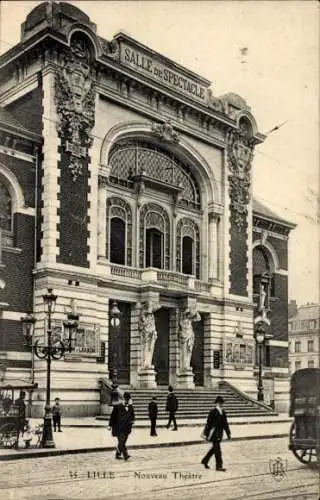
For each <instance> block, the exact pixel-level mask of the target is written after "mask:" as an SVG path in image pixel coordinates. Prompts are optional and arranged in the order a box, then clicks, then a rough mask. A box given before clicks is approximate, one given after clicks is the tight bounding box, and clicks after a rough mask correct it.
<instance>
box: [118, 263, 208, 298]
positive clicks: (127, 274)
mask: <svg viewBox="0 0 320 500" xmlns="http://www.w3.org/2000/svg"><path fill="white" fill-rule="evenodd" d="M110 273H111V276H114V277H117V278H120V279H123V280H127V279H129V280H139V281H140V280H141V281H145V282H147V281H149V282H156V283H158V284H159V285H163V286H166V287H169V288H170V287H171V286H172V287H174V288H177V287H178V288H183V289H193V290H195V291H197V292H200V293H210V287H211V285H210V283H206V282H204V281H200V280H197V279H195V278H194V276H189V275H187V274H182V273H178V272H175V271H167V270H163V269H155V268H152V267H148V268H145V269H140V268H139V269H138V268H135V267H129V266H124V265H119V264H110Z"/></svg>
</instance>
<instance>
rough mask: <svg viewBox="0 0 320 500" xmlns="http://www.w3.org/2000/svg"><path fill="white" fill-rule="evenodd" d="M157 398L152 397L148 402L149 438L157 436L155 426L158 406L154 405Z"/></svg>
mask: <svg viewBox="0 0 320 500" xmlns="http://www.w3.org/2000/svg"><path fill="white" fill-rule="evenodd" d="M156 401H157V398H156V396H153V398H152V401H150V403H149V406H148V413H149V418H150V424H151V429H150V436H157V435H158V434H157V431H156V425H157V415H158V405H157V403H156Z"/></svg>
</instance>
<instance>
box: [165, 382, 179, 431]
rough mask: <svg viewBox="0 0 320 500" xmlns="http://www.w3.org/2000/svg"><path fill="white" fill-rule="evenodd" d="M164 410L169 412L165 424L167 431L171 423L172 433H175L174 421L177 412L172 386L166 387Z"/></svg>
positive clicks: (175, 422) (176, 428) (175, 425)
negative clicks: (166, 394)
mask: <svg viewBox="0 0 320 500" xmlns="http://www.w3.org/2000/svg"><path fill="white" fill-rule="evenodd" d="M166 410H167V411H168V412H169V420H168V424H167V429H169V427H170V424H171V422H172V423H173V429H172V430H173V431H177V430H178V427H177V421H176V411H177V410H178V399H177V396H176V395H175V393H174V392H173V387H172V385H169V387H168V396H167V406H166Z"/></svg>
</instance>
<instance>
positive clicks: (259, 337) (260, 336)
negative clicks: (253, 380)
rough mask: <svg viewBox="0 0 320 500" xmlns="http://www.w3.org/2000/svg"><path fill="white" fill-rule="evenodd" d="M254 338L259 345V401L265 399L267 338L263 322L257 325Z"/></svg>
mask: <svg viewBox="0 0 320 500" xmlns="http://www.w3.org/2000/svg"><path fill="white" fill-rule="evenodd" d="M254 338H255V340H256V343H257V346H258V363H259V375H258V401H263V400H264V394H263V384H262V347H263V345H264V342H265V339H266V333H265V331H264V328H263V326H262V325H261V324H260V325H258V326H257V328H256V331H255V333H254Z"/></svg>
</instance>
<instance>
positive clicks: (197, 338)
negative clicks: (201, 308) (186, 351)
mask: <svg viewBox="0 0 320 500" xmlns="http://www.w3.org/2000/svg"><path fill="white" fill-rule="evenodd" d="M192 326H193V331H194V347H193V351H192V357H191V366H192V368H193V373H194V383H195V385H198V386H203V359H204V356H203V350H204V342H203V316H202V315H201V321H197V322H195V323H193V324H192Z"/></svg>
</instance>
